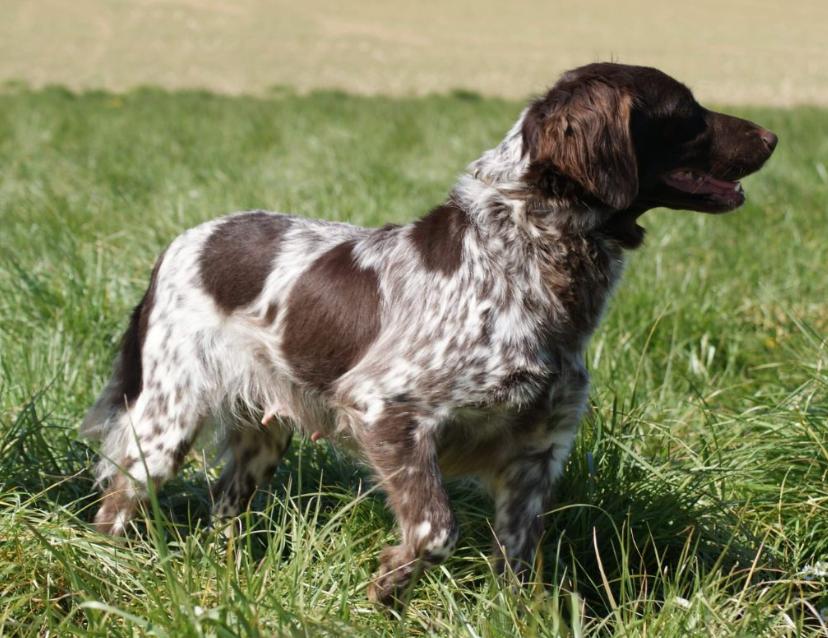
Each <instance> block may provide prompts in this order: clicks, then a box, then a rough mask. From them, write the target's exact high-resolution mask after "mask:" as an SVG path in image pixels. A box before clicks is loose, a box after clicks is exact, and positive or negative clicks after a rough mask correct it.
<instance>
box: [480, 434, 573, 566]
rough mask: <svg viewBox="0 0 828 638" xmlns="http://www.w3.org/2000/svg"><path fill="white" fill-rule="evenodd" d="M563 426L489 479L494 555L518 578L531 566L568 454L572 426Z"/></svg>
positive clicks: (503, 466)
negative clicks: (545, 443) (550, 441)
mask: <svg viewBox="0 0 828 638" xmlns="http://www.w3.org/2000/svg"><path fill="white" fill-rule="evenodd" d="M576 423H577V422H576ZM567 426H570V427H565V428H561V429H559V430H558V431H556V432H555V435H554V436H553V437H552V438H553V439H554V440H555V441H556V442H555V443H553V444H551V445H549V446H548V447H545V448H541V449H537V448H535V449H527V450H524V451H523V452H522V453H520V454H518V455H515V456H513V457H512V458H511V459H510V460H509V461H508V462H506V463H504V464H503V465H502V466H501V467H500V468H499V470H498V471H497V472H496V473H495V475H494V476H493V477H492V478H491V479H490V485H491V487H492V491H493V494H494V501H495V525H494V528H495V529H494V532H495V558H496V560H497V562H498V564H499V565H500V568H501V570H502V571H505V570H506V569H511V570H512V571H513V572H514V574H515V575H516V576H517V577H518V578H519V579H520V580H524V579H525V578H526V576H527V575H528V574H529V573H530V572H531V570H532V568H533V566H534V563H535V554H536V551H537V549H538V546H539V544H540V540H541V536H542V535H543V528H544V525H543V515H544V513H545V512H546V511H547V509H548V508H549V506H550V504H551V501H552V496H553V488H554V485H555V482H556V481H557V479H558V477H559V476H560V474H561V472H562V470H563V466H564V463H565V462H566V459H567V457H568V456H569V450H570V447H571V443H572V439H573V438H574V432H575V428H574V427H571V424H567Z"/></svg>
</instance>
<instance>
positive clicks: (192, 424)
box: [95, 357, 207, 534]
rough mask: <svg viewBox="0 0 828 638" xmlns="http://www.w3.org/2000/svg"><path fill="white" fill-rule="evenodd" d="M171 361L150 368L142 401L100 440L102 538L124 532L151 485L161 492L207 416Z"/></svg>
mask: <svg viewBox="0 0 828 638" xmlns="http://www.w3.org/2000/svg"><path fill="white" fill-rule="evenodd" d="M172 360H173V361H167V362H165V363H164V365H162V364H160V363H159V364H158V365H151V366H150V373H149V374H148V375H146V376H145V383H144V387H143V389H142V390H141V393H140V395H138V397H137V398H136V400H135V401H134V403H133V404H132V405H131V406H130V407H129V409H127V410H126V411H124V412H123V413H122V414H121V415H120V417H119V418H118V419H117V420H116V421H115V422H114V423H112V425H111V426H110V428H109V431H108V432H107V433H106V434H105V436H104V440H103V446H102V457H103V458H102V460H101V462H100V464H99V476H100V480H101V481H102V482H103V483H104V484H105V485H107V488H106V490H105V492H104V495H103V500H102V502H101V506H100V509H99V510H98V512H97V514H96V515H95V527H96V528H97V529H98V530H99V531H101V532H105V533H109V534H123V533H124V532H125V526H126V524H127V522H128V521H129V520H130V519H131V518H132V516H133V515H134V513H135V511H136V509H137V507H138V505H139V504H140V502H141V501H143V500H144V499H146V498H147V495H148V490H149V485H150V483H152V484H153V485H154V486H155V487H156V488H158V487H160V486H161V485H163V483H164V482H165V481H167V480H168V479H170V478H171V477H172V476H174V475H175V473H176V472H177V471H178V469H179V468H180V467H181V464H182V463H183V461H184V458H185V456H186V455H187V452H188V451H189V450H190V447H191V446H192V443H193V441H194V439H195V438H196V435H197V434H198V432H199V429H200V428H201V426H202V423H203V422H204V420H205V418H206V416H207V415H206V407H205V401H204V400H203V397H202V396H201V393H199V392H198V391H197V390H196V387H195V383H194V382H193V376H192V374H190V372H189V371H187V370H184V369H183V367H178V366H173V365H172V364H173V362H174V361H175V357H172ZM173 367H176V368H178V369H176V370H173V369H172V368H173ZM153 370H155V372H157V374H153Z"/></svg>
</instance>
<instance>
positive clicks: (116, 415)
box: [80, 254, 164, 440]
mask: <svg viewBox="0 0 828 638" xmlns="http://www.w3.org/2000/svg"><path fill="white" fill-rule="evenodd" d="M163 256H164V255H163V254H162V255H161V257H159V258H158V261H157V262H156V263H155V267H154V268H153V269H152V276H151V277H150V284H149V287H148V288H147V291H146V292H145V293H144V296H143V298H142V299H141V301H140V302H139V303H138V305H137V306H135V308H134V309H133V310H132V315H131V316H130V319H129V326H127V329H126V332H124V335H123V337H122V338H121V347H120V352H119V354H118V357H117V359H116V360H115V365H114V369H113V371H112V376H111V377H110V379H109V382H108V383H107V384H106V387H105V388H104V389H103V391H102V392H101V394H100V396H99V397H98V399H97V401H95V404H94V405H93V406H92V407H91V408H90V409H89V412H87V413H86V416H85V417H84V419H83V422H82V423H81V426H80V434H81V436H83V437H86V438H90V439H99V440H100V439H103V438H104V437H106V435H107V434H108V432H109V431H110V429H111V428H112V427H113V425H114V424H115V423H116V422H117V421H119V420H120V417H121V415H123V413H124V412H126V411H127V409H128V408H129V406H131V405H132V403H133V402H134V401H135V399H137V398H138V395H139V394H141V387H142V385H143V368H142V362H141V350H142V348H143V345H144V339H145V337H146V334H147V328H148V326H149V315H150V312H151V311H152V306H153V303H154V301H155V289H156V285H157V280H158V270H159V269H160V267H161V260H162V259H163Z"/></svg>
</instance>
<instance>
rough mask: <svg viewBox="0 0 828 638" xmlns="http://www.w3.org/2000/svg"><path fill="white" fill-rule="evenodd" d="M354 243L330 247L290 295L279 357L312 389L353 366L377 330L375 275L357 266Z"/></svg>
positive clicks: (378, 312)
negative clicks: (282, 352) (282, 351)
mask: <svg viewBox="0 0 828 638" xmlns="http://www.w3.org/2000/svg"><path fill="white" fill-rule="evenodd" d="M353 247H354V242H353V241H348V242H344V243H341V244H338V245H336V246H334V247H333V248H331V249H330V250H329V251H328V252H326V253H325V254H324V255H322V256H321V257H319V258H318V259H317V260H316V261H315V262H314V263H313V264H311V266H310V268H308V270H307V271H305V272H304V273H303V274H302V276H301V277H300V278H299V280H298V281H297V282H296V284H295V285H294V287H293V290H292V291H291V293H290V298H289V299H288V307H287V314H286V317H285V332H284V346H283V349H284V354H285V357H286V358H287V360H288V362H289V363H290V365H291V367H292V368H293V370H294V372H295V373H296V375H297V376H298V377H299V378H300V379H301V380H302V381H304V382H305V383H307V384H308V385H310V386H311V387H313V388H316V389H318V390H327V389H328V388H329V387H330V385H331V384H332V383H333V382H334V381H335V380H336V379H338V378H339V377H341V376H342V375H343V374H345V373H346V372H347V371H348V370H349V369H351V368H352V367H353V366H354V364H355V363H356V362H357V361H359V360H360V359H361V358H362V356H363V355H364V354H365V351H366V350H367V349H368V347H369V346H370V345H371V343H372V342H373V340H374V339H375V338H376V336H377V334H378V333H379V329H380V293H379V281H378V280H377V274H376V272H374V271H373V270H371V269H365V268H361V267H360V266H359V265H357V263H356V261H355V260H354V255H353V252H352V251H353Z"/></svg>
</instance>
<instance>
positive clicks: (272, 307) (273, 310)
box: [264, 302, 279, 325]
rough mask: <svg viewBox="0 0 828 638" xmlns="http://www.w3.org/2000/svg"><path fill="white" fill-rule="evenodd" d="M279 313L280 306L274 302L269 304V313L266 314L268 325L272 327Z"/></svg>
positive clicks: (265, 319) (265, 318)
mask: <svg viewBox="0 0 828 638" xmlns="http://www.w3.org/2000/svg"><path fill="white" fill-rule="evenodd" d="M278 312H279V304H277V303H275V302H273V303H271V304H268V306H267V312H265V316H264V321H265V323H266V324H268V325H270V324H271V323H273V322H274V321H275V320H276V315H277V314H278Z"/></svg>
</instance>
